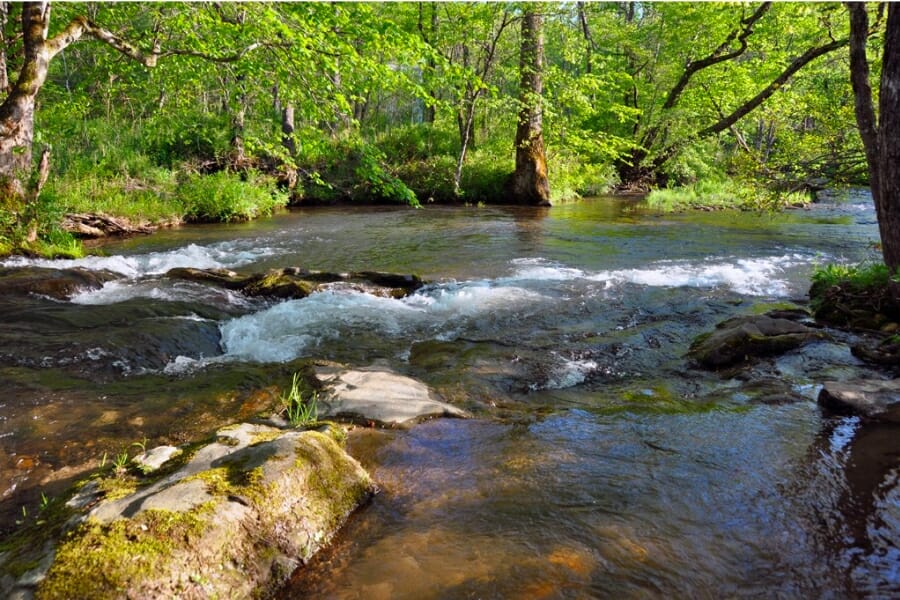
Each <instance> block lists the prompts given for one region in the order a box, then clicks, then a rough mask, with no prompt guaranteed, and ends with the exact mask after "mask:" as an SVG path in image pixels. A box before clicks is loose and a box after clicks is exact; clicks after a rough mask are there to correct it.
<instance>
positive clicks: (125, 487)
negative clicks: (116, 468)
mask: <svg viewBox="0 0 900 600" xmlns="http://www.w3.org/2000/svg"><path fill="white" fill-rule="evenodd" d="M97 484H98V487H97V489H98V490H99V491H101V492H103V497H104V498H105V499H106V500H117V499H119V498H124V497H125V496H128V495H130V494H133V493H134V492H136V491H137V489H138V487H139V482H138V480H137V479H136V478H134V477H131V476H124V477H115V476H112V477H101V478H99V479H98V480H97Z"/></svg>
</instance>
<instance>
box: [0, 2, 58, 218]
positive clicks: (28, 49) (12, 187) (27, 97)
mask: <svg viewBox="0 0 900 600" xmlns="http://www.w3.org/2000/svg"><path fill="white" fill-rule="evenodd" d="M49 23H50V5H49V3H47V2H27V3H25V4H24V5H23V6H22V33H23V37H22V39H23V45H24V61H23V63H22V70H21V71H20V72H19V77H18V79H17V80H16V83H15V85H14V86H13V88H12V90H11V91H10V93H9V95H8V96H7V97H6V100H5V101H4V102H3V104H0V181H2V184H0V185H2V191H0V193H2V194H3V195H4V196H6V197H7V198H14V199H16V200H18V201H21V200H22V199H24V193H25V188H24V186H23V184H22V178H23V177H27V176H28V174H29V173H30V171H31V143H32V140H33V139H34V100H35V96H37V93H38V90H40V89H41V86H42V85H43V83H44V81H45V80H46V79H47V68H48V66H49V63H50V56H49V51H48V49H47V46H46V43H45V41H46V39H47V28H48V26H49Z"/></svg>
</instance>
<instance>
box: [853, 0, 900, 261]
mask: <svg viewBox="0 0 900 600" xmlns="http://www.w3.org/2000/svg"><path fill="white" fill-rule="evenodd" d="M847 9H848V10H849V11H850V81H851V83H852V84H853V95H854V98H855V109H856V122H857V125H858V126H859V135H860V137H861V138H862V141H863V146H864V147H865V150H866V160H867V162H868V166H869V185H870V187H871V189H872V199H873V200H874V202H875V212H876V214H877V215H878V229H879V233H880V235H881V252H882V256H883V258H884V263H885V264H886V265H887V266H888V268H889V269H890V270H891V271H892V272H897V270H898V268H900V163H898V161H900V57H898V53H900V10H898V9H897V5H896V4H893V3H890V4H889V5H888V20H887V28H886V30H885V34H884V53H883V55H882V56H883V59H882V65H881V90H880V99H879V113H880V114H879V118H876V116H875V107H874V104H873V102H872V88H871V86H870V84H869V63H868V60H867V57H866V40H867V38H868V35H869V18H868V13H867V12H866V6H865V4H863V3H856V2H848V3H847Z"/></svg>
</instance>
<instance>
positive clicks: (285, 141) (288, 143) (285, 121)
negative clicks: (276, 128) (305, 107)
mask: <svg viewBox="0 0 900 600" xmlns="http://www.w3.org/2000/svg"><path fill="white" fill-rule="evenodd" d="M281 145H282V146H284V147H285V148H287V151H288V152H289V153H290V155H291V157H292V158H293V157H296V156H297V142H296V141H295V140H294V105H293V104H290V103H288V104H286V105H285V107H284V108H283V109H281Z"/></svg>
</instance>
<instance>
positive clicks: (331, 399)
mask: <svg viewBox="0 0 900 600" xmlns="http://www.w3.org/2000/svg"><path fill="white" fill-rule="evenodd" d="M316 377H318V379H319V381H320V382H321V383H322V384H323V386H324V389H325V393H324V394H320V399H319V416H330V417H349V418H351V419H354V420H360V419H361V420H368V421H377V422H379V423H383V424H390V425H401V424H404V423H408V422H411V421H416V420H419V419H425V418H428V417H463V418H465V417H467V416H468V413H466V412H465V411H464V410H462V409H459V408H456V407H455V406H452V405H450V404H447V403H445V402H441V401H440V400H439V399H438V398H437V396H436V395H435V394H434V393H433V392H432V391H431V390H430V389H429V388H428V386H426V385H425V384H424V383H422V382H421V381H418V380H415V379H411V378H409V377H404V376H403V375H398V374H397V373H394V372H391V371H388V370H386V369H359V370H345V369H340V368H336V367H317V368H316Z"/></svg>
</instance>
